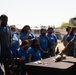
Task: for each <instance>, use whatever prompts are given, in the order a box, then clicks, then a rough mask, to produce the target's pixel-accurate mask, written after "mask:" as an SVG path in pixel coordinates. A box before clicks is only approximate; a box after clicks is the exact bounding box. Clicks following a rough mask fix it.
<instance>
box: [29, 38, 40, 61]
mask: <svg viewBox="0 0 76 75" xmlns="http://www.w3.org/2000/svg"><path fill="white" fill-rule="evenodd" d="M28 55H29V56H28V60H29V62H33V61H38V60H41V52H40V43H39V40H38V39H37V38H36V39H34V40H33V41H32V44H31V48H30V49H29V53H28Z"/></svg>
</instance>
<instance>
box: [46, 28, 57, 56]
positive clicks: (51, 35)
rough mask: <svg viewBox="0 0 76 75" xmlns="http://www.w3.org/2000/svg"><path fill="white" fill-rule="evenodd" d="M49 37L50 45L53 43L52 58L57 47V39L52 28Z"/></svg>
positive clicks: (49, 30)
mask: <svg viewBox="0 0 76 75" xmlns="http://www.w3.org/2000/svg"><path fill="white" fill-rule="evenodd" d="M47 37H48V38H49V40H50V43H51V49H50V50H49V53H50V55H51V56H55V48H56V46H57V37H56V35H55V34H54V33H53V28H52V27H49V28H48V34H47Z"/></svg>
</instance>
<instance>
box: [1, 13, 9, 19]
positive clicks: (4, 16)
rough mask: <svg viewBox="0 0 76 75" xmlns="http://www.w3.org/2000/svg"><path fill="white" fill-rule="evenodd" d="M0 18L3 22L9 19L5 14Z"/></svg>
mask: <svg viewBox="0 0 76 75" xmlns="http://www.w3.org/2000/svg"><path fill="white" fill-rule="evenodd" d="M0 17H1V20H3V19H4V18H6V19H7V20H8V17H7V16H6V15H5V14H2V15H1V16H0Z"/></svg>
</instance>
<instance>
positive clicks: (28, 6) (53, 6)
mask: <svg viewBox="0 0 76 75" xmlns="http://www.w3.org/2000/svg"><path fill="white" fill-rule="evenodd" d="M1 14H6V15H7V16H8V25H13V24H14V25H16V27H18V28H23V26H24V25H30V27H35V26H38V27H40V26H42V25H43V26H48V25H55V27H58V26H60V25H61V24H62V23H63V22H68V21H69V20H70V18H73V17H75V16H76V0H0V15H1Z"/></svg>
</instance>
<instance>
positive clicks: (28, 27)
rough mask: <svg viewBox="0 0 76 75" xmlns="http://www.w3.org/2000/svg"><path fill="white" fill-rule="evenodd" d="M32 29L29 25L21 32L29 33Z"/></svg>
mask: <svg viewBox="0 0 76 75" xmlns="http://www.w3.org/2000/svg"><path fill="white" fill-rule="evenodd" d="M30 30H31V29H30V26H29V25H25V26H24V27H23V28H22V30H21V32H26V33H27V32H28V31H30Z"/></svg>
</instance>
